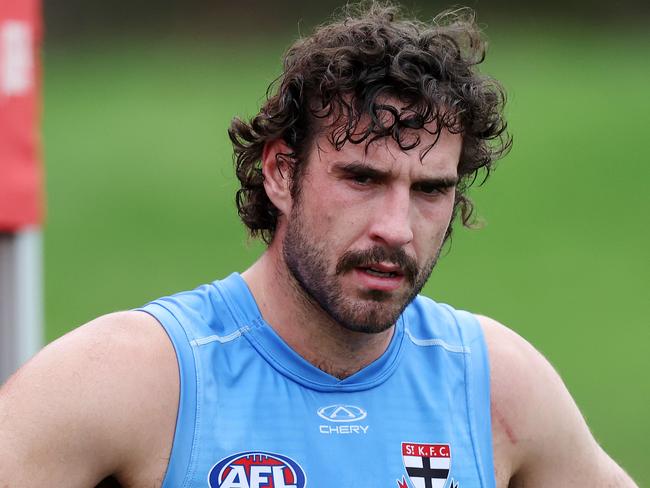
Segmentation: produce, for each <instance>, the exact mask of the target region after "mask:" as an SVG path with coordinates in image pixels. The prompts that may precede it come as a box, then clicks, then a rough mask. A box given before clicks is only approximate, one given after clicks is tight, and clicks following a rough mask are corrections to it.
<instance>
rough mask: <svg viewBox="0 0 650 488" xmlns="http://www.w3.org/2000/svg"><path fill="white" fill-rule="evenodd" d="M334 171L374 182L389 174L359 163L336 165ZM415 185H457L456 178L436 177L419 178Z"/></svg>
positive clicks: (443, 186)
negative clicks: (370, 179) (363, 177)
mask: <svg viewBox="0 0 650 488" xmlns="http://www.w3.org/2000/svg"><path fill="white" fill-rule="evenodd" d="M335 169H336V170H337V171H339V172H342V173H346V174H349V175H353V176H367V177H369V178H372V179H373V180H376V181H386V180H388V179H389V178H390V175H391V172H390V171H388V170H382V169H377V168H376V167H373V166H370V165H368V164H366V163H362V162H360V161H353V162H351V163H337V164H336V165H335ZM415 183H416V184H420V185H421V184H427V185H432V186H434V187H436V188H452V187H454V186H456V185H457V184H458V176H456V175H454V176H438V177H432V178H419V179H417V180H416V181H415Z"/></svg>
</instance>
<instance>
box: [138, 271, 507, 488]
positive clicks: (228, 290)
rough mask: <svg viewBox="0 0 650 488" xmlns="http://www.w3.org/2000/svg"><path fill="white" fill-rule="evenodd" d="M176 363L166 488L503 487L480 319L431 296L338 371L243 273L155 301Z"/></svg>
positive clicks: (408, 310) (419, 301) (153, 306)
mask: <svg viewBox="0 0 650 488" xmlns="http://www.w3.org/2000/svg"><path fill="white" fill-rule="evenodd" d="M141 310H143V311H145V312H147V313H149V314H151V315H152V316H154V317H155V318H156V319H157V320H158V321H159V322H160V323H161V324H162V326H163V327H164V328H165V330H166V331H167V333H168V335H169V337H170V338H171V341H172V343H173V345H174V348H175V350H176V354H177V358H178V363H179V369H180V403H179V409H178V418H177V422H176V432H175V435H174V443H173V447H172V452H171V458H170V460H169V465H168V468H167V473H166V475H165V479H164V481H163V485H162V486H163V487H164V488H199V487H210V488H305V487H309V488H384V487H385V488H389V487H390V488H407V487H408V488H451V487H458V488H477V487H482V488H488V487H489V488H494V486H495V478H494V467H493V461H492V430H491V426H490V391H489V365H488V359H487V352H486V346H485V342H484V340H483V335H482V331H481V329H480V326H479V324H478V321H477V320H476V319H475V318H474V316H473V315H471V314H469V313H467V312H460V311H456V310H453V309H452V308H451V307H449V306H447V305H441V304H437V303H435V302H433V301H432V300H430V299H428V298H425V297H421V296H419V297H417V298H416V299H415V300H414V301H413V302H412V303H411V304H410V305H409V306H408V307H407V308H406V310H405V311H404V313H403V314H402V315H401V317H400V318H399V320H398V322H397V325H396V327H395V333H394V335H393V338H392V340H391V343H390V345H389V347H388V349H387V350H386V352H385V353H384V354H383V355H382V356H381V357H380V358H379V359H377V360H376V361H374V362H373V363H371V364H370V365H368V366H367V367H365V368H364V369H362V370H361V371H359V372H357V373H355V374H354V375H352V376H350V377H348V378H345V379H344V380H339V379H337V378H335V377H333V376H330V375H328V374H327V373H325V372H323V371H321V370H320V369H318V368H316V367H315V366H313V365H312V364H310V363H309V362H307V361H305V360H304V359H303V358H302V357H300V356H299V355H298V354H297V353H296V352H294V351H293V350H292V349H291V348H290V347H289V346H288V345H287V344H286V343H285V342H284V341H283V340H282V339H281V338H280V337H279V336H278V335H277V334H276V333H275V331H274V330H273V329H272V328H271V327H270V326H269V325H268V324H267V323H265V322H264V320H263V319H262V317H261V314H260V312H259V309H258V308H257V305H256V303H255V300H254V298H253V296H252V294H251V293H250V291H249V289H248V287H247V286H246V283H245V282H244V280H243V279H242V278H241V276H240V275H239V274H236V273H234V274H232V275H230V276H229V277H228V278H226V279H225V280H222V281H215V282H214V283H212V284H209V285H204V286H201V287H199V288H197V289H196V290H193V291H189V292H184V293H179V294H177V295H174V296H171V297H167V298H161V299H160V300H156V301H154V302H152V303H149V304H148V305H146V306H145V307H143V308H142V309H141Z"/></svg>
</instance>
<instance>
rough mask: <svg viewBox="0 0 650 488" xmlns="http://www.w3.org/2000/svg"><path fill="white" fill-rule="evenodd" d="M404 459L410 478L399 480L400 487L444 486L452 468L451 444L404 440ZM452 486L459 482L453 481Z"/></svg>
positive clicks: (429, 487) (438, 487)
mask: <svg viewBox="0 0 650 488" xmlns="http://www.w3.org/2000/svg"><path fill="white" fill-rule="evenodd" d="M402 460H403V461H404V469H405V470H406V474H407V475H408V480H409V481H410V482H411V484H408V483H407V482H406V478H405V477H402V479H401V480H397V486H398V487H399V488H410V487H411V486H413V487H414V488H444V486H445V485H446V483H447V478H449V471H450V469H451V448H450V446H449V444H417V443H414V442H402ZM451 486H452V487H456V486H457V484H456V483H455V482H453V481H452V485H451Z"/></svg>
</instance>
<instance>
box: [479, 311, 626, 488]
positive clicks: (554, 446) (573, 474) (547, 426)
mask: <svg viewBox="0 0 650 488" xmlns="http://www.w3.org/2000/svg"><path fill="white" fill-rule="evenodd" d="M479 320H480V321H481V325H482V326H483V330H484V332H485V337H486V341H487V344H488V352H489V355H490V366H491V383H492V423H493V439H494V450H495V464H496V469H497V477H499V476H501V478H502V480H507V482H508V483H509V484H508V485H507V486H509V487H511V488H518V487H524V486H525V487H526V488H537V487H539V488H543V487H550V486H562V487H567V488H569V487H576V488H578V487H586V486H589V487H593V488H610V487H611V488H634V487H636V486H637V485H636V484H635V483H634V481H632V479H631V478H630V477H629V476H628V475H627V474H626V473H625V472H624V471H623V470H622V469H621V468H620V467H619V466H618V465H617V464H616V463H615V462H614V461H613V460H612V459H611V458H610V457H609V456H608V455H607V453H605V452H604V451H603V450H602V449H601V448H600V446H599V445H598V444H597V442H596V441H595V439H594V438H593V436H592V435H591V432H590V431H589V428H588V427H587V424H586V423H585V421H584V419H583V417H582V415H581V414H580V412H579V410H578V407H577V406H576V404H575V402H574V401H573V398H571V395H570V394H569V392H568V391H567V389H566V387H565V386H564V383H563V382H562V379H561V378H560V377H559V375H558V374H557V373H556V372H555V370H554V369H553V367H552V366H551V365H550V364H549V362H548V361H547V360H546V359H545V358H544V357H543V356H542V355H541V354H540V353H539V352H538V351H537V350H535V349H534V348H533V347H532V346H531V345H530V344H529V343H528V342H526V341H525V340H524V339H522V338H521V337H520V336H518V335H517V334H516V333H514V332H513V331H511V330H509V329H507V328H506V327H504V326H503V325H501V324H499V323H498V322H496V321H494V320H492V319H489V318H487V317H479Z"/></svg>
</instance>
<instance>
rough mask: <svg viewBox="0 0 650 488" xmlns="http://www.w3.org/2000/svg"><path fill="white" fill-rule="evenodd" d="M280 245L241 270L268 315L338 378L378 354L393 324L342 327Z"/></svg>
mask: <svg viewBox="0 0 650 488" xmlns="http://www.w3.org/2000/svg"><path fill="white" fill-rule="evenodd" d="M279 247H280V246H279V244H278V243H277V239H276V240H274V242H273V243H272V244H271V245H270V246H269V248H268V249H267V251H266V252H265V253H264V254H263V255H262V256H261V257H260V259H259V260H258V261H257V262H255V264H253V266H251V267H250V268H249V269H247V270H246V271H245V272H244V273H243V274H242V277H243V278H244V281H246V284H247V285H248V287H249V289H250V290H251V292H252V293H253V297H254V298H255V301H256V302H257V306H258V307H259V309H260V311H261V312H262V317H263V318H264V320H265V321H266V322H267V323H268V324H269V325H270V326H271V327H272V328H273V329H274V330H275V331H276V332H277V333H278V335H279V336H280V337H282V339H283V340H284V341H285V342H286V343H287V344H288V345H289V346H290V347H291V348H292V349H293V350H294V351H296V352H297V353H298V354H299V355H300V356H302V357H303V358H304V359H306V360H307V361H309V362H310V363H311V364H313V365H314V366H316V367H317V368H319V369H321V370H322V371H324V372H326V373H328V374H330V375H332V376H334V377H336V378H339V379H343V378H347V377H348V376H351V375H353V374H354V373H356V372H357V371H359V370H361V369H362V368H364V367H365V366H367V365H368V364H370V363H372V362H373V361H375V360H376V359H377V358H379V356H381V355H382V354H383V353H384V351H386V348H387V347H388V344H389V343H390V340H391V337H392V335H393V329H394V327H391V328H390V329H388V330H386V331H383V332H380V333H377V334H367V333H363V332H354V331H350V330H348V329H346V328H345V327H343V326H342V325H341V324H339V323H338V322H336V321H335V320H333V319H332V317H331V316H330V315H329V314H327V313H326V312H325V311H324V310H323V309H322V308H321V307H320V306H319V305H318V304H317V303H315V302H314V301H313V300H312V299H311V298H310V297H309V296H308V295H307V294H306V293H305V291H304V290H303V289H302V287H301V286H300V284H298V282H296V280H295V279H294V277H293V276H292V274H291V273H290V272H289V270H288V269H287V266H286V264H285V262H284V259H282V252H281V249H279Z"/></svg>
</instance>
